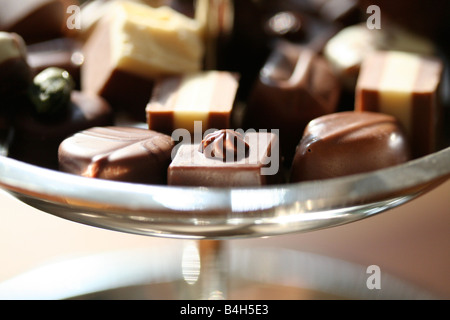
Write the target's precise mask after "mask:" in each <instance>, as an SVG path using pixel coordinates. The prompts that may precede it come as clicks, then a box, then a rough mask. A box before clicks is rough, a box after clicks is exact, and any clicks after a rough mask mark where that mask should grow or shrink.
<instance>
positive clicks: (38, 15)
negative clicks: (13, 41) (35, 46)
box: [0, 0, 79, 43]
mask: <svg viewBox="0 0 450 320" xmlns="http://www.w3.org/2000/svg"><path fill="white" fill-rule="evenodd" d="M71 5H79V2H78V1H76V0H21V1H16V0H2V2H1V7H2V9H1V10H0V30H2V31H8V32H15V33H18V34H20V35H21V36H22V37H23V38H24V40H25V42H26V43H34V42H40V41H46V40H50V39H53V38H58V37H61V36H65V35H66V34H68V33H70V32H69V31H70V30H69V28H67V25H66V21H67V19H68V18H69V13H68V12H67V9H68V7H69V6H71Z"/></svg>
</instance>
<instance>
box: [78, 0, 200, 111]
mask: <svg viewBox="0 0 450 320" xmlns="http://www.w3.org/2000/svg"><path fill="white" fill-rule="evenodd" d="M180 34H182V35H183V36H182V37H181V36H180ZM203 46H204V45H203V40H202V36H201V28H200V25H199V24H198V23H197V22H196V21H195V20H193V19H189V18H187V17H185V16H183V15H182V14H180V13H177V12H176V11H174V10H172V9H170V8H168V7H159V8H153V7H150V6H148V5H145V4H140V3H134V2H117V3H116V4H115V5H114V7H113V8H111V10H109V11H108V15H107V16H105V17H104V18H103V19H102V21H101V22H99V23H98V25H97V26H96V28H95V30H94V31H93V33H92V34H91V36H90V37H89V39H88V40H87V42H86V44H85V46H84V48H83V52H84V55H85V63H84V64H83V67H82V71H81V74H82V80H81V86H82V89H83V90H86V91H88V92H92V93H94V94H98V95H101V96H103V97H104V98H105V99H106V100H108V102H109V103H110V104H111V105H112V106H113V107H115V108H116V109H122V110H126V111H129V112H130V113H131V114H132V115H140V116H141V117H140V118H143V119H145V106H146V104H147V103H148V101H149V99H150V94H151V90H152V86H153V82H154V79H155V78H157V77H160V76H164V75H170V74H180V73H186V72H195V71H198V70H200V69H201V67H202V59H203V52H204V48H203Z"/></svg>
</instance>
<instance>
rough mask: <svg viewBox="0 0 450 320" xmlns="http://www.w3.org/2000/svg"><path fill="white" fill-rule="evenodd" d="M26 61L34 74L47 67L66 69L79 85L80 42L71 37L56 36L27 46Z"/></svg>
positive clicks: (82, 57) (81, 57) (81, 54)
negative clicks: (56, 37)
mask: <svg viewBox="0 0 450 320" xmlns="http://www.w3.org/2000/svg"><path fill="white" fill-rule="evenodd" d="M27 52H28V55H27V61H28V64H29V65H30V67H31V68H32V70H33V73H34V74H38V73H39V72H41V71H43V70H44V69H47V68H49V67H57V68H61V69H64V70H66V71H67V72H69V73H70V75H71V76H72V78H73V79H74V81H75V83H76V84H77V87H78V88H79V86H80V69H81V66H82V64H83V62H84V55H83V52H82V44H81V42H80V41H78V40H75V39H72V38H58V39H52V40H48V41H44V42H39V43H35V44H32V45H28V46H27Z"/></svg>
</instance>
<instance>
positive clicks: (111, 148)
mask: <svg viewBox="0 0 450 320" xmlns="http://www.w3.org/2000/svg"><path fill="white" fill-rule="evenodd" d="M173 146H174V142H173V140H172V139H171V137H170V136H167V135H164V134H161V133H159V132H156V131H152V130H147V129H143V128H135V127H119V126H108V127H93V128H89V129H87V130H83V131H81V132H78V133H76V134H74V135H73V136H71V137H69V138H67V139H65V140H64V141H63V142H62V143H61V145H60V146H59V151H58V159H59V168H60V170H61V171H64V172H69V173H72V174H76V175H80V176H84V177H90V178H98V179H107V180H116V181H126V182H135V183H148V184H164V183H166V177H167V167H168V166H169V163H170V160H171V152H172V148H173Z"/></svg>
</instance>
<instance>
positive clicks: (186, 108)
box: [146, 70, 239, 134]
mask: <svg viewBox="0 0 450 320" xmlns="http://www.w3.org/2000/svg"><path fill="white" fill-rule="evenodd" d="M238 86H239V80H238V76H237V75H235V74H233V73H230V72H227V71H215V70H212V71H203V72H197V73H189V74H184V75H179V76H171V77H167V78H164V79H161V80H159V81H158V82H157V83H156V84H155V88H154V91H153V96H152V98H151V100H150V102H149V103H148V105H147V108H146V112H147V123H148V127H149V129H151V130H155V131H159V132H163V133H166V134H171V133H172V131H173V130H175V129H179V128H183V129H186V130H188V131H189V132H191V133H194V122H195V121H201V122H202V129H203V131H205V130H207V129H211V128H215V129H226V128H229V127H230V119H231V112H232V109H233V106H234V103H235V99H236V94H237V90H238Z"/></svg>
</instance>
